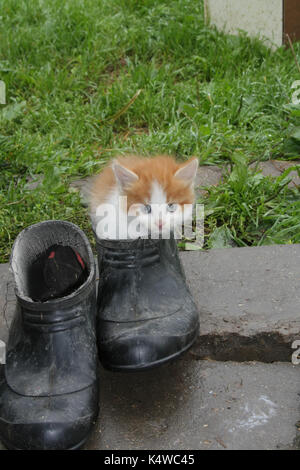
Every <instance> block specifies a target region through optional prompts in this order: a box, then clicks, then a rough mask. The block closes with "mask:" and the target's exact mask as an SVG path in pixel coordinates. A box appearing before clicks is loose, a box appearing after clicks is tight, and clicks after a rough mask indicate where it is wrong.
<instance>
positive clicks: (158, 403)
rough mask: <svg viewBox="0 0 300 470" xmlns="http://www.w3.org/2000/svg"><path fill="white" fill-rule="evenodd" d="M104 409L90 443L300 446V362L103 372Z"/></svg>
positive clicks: (191, 361)
mask: <svg viewBox="0 0 300 470" xmlns="http://www.w3.org/2000/svg"><path fill="white" fill-rule="evenodd" d="M101 384H102V386H101V390H102V393H101V414H100V416H99V419H98V422H97V424H96V427H95V430H94V432H93V434H92V435H91V437H90V439H89V441H88V443H87V445H86V446H85V448H86V449H104V450H117V449H121V450H122V449H123V450H124V449H149V450H159V449H166V450H169V449H241V450H242V449H250V450H253V449H264V450H267V449H296V448H298V446H299V431H298V425H297V421H299V419H300V411H299V401H300V398H299V391H300V366H299V367H298V366H293V365H291V364H287V363H275V364H261V363H242V364H241V363H234V362H225V363H221V362H214V361H197V360H195V358H194V356H192V355H191V354H189V353H187V355H186V356H185V357H184V358H183V359H181V360H179V361H177V362H175V363H173V364H171V365H165V366H163V367H161V368H160V369H156V370H152V371H148V372H143V373H135V374H127V375H126V374H120V373H118V374H116V373H111V372H106V371H103V370H102V371H101Z"/></svg>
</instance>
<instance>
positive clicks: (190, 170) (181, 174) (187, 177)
mask: <svg viewBox="0 0 300 470" xmlns="http://www.w3.org/2000/svg"><path fill="white" fill-rule="evenodd" d="M197 170H198V158H193V159H192V160H189V161H188V163H186V164H185V165H184V166H182V167H180V168H179V170H177V171H176V173H175V175H174V176H175V178H176V179H179V180H184V181H186V182H187V183H189V184H191V183H193V182H194V179H195V177H196V174H197Z"/></svg>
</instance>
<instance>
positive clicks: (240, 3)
mask: <svg viewBox="0 0 300 470" xmlns="http://www.w3.org/2000/svg"><path fill="white" fill-rule="evenodd" d="M204 1H205V2H206V10H207V12H208V16H209V18H210V21H211V23H212V24H214V25H216V26H217V28H219V29H221V30H223V29H224V30H225V31H226V32H228V33H230V34H234V33H236V32H238V30H239V29H243V30H244V31H247V32H248V33H249V34H250V35H251V36H260V37H265V38H267V40H268V42H269V41H271V42H272V43H273V44H275V45H277V46H281V45H282V33H283V0H204Z"/></svg>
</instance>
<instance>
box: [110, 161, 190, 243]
mask: <svg viewBox="0 0 300 470" xmlns="http://www.w3.org/2000/svg"><path fill="white" fill-rule="evenodd" d="M197 168H198V159H196V158H192V159H190V160H189V161H188V162H185V163H181V164H180V163H177V162H176V161H175V160H174V159H173V158H171V157H168V156H158V157H153V158H146V159H145V158H143V159H138V158H136V159H135V158H133V159H126V158H124V159H118V160H115V161H114V162H113V163H112V170H113V173H114V176H115V180H116V183H117V186H118V188H119V192H120V194H122V195H124V196H126V197H127V211H128V215H129V216H133V217H134V220H135V224H136V225H137V226H139V227H140V233H141V235H142V236H143V235H146V234H148V233H151V236H152V237H158V236H159V235H161V236H162V237H164V238H168V234H170V231H171V232H175V233H176V231H178V230H179V229H181V226H182V224H183V223H187V222H189V221H190V220H191V217H192V204H193V202H194V180H195V176H196V173H197Z"/></svg>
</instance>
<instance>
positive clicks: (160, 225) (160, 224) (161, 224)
mask: <svg viewBox="0 0 300 470" xmlns="http://www.w3.org/2000/svg"><path fill="white" fill-rule="evenodd" d="M163 225H164V224H163V222H162V221H161V220H160V221H159V222H157V226H158V228H159V229H162V226H163Z"/></svg>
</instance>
